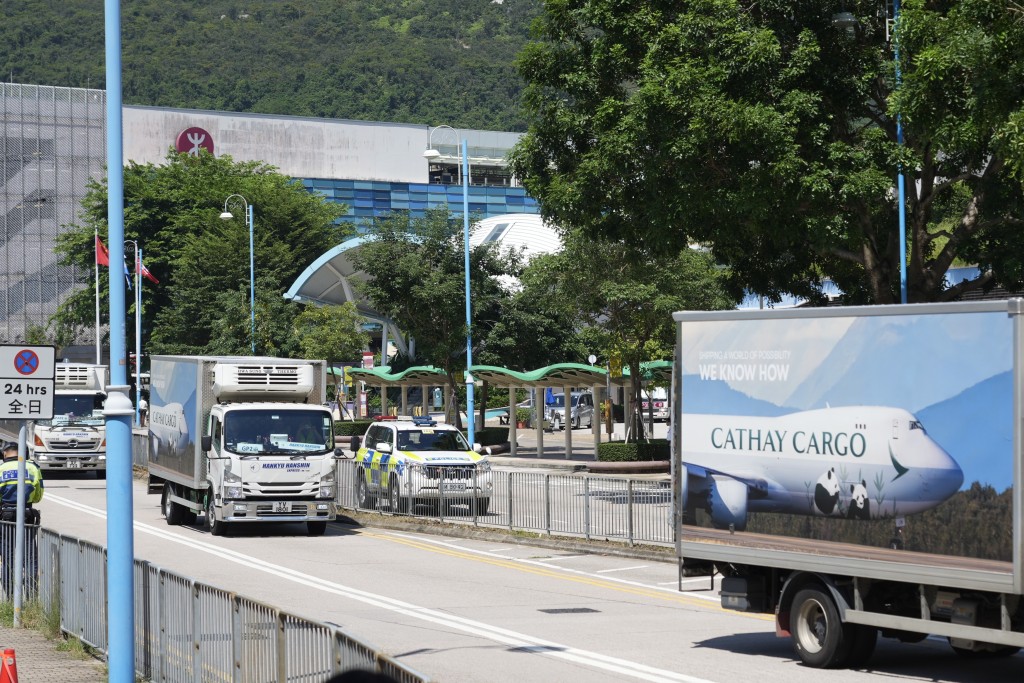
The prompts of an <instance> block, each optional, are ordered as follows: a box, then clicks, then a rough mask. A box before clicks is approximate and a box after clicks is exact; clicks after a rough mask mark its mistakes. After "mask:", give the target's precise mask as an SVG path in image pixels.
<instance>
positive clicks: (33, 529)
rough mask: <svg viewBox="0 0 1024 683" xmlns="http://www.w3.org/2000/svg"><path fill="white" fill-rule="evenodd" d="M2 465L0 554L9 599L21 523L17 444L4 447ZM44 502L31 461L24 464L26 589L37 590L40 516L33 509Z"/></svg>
mask: <svg viewBox="0 0 1024 683" xmlns="http://www.w3.org/2000/svg"><path fill="white" fill-rule="evenodd" d="M3 458H4V459H3V463H2V464H0V527H2V528H0V551H2V555H3V566H2V567H0V573H2V577H0V579H2V582H3V588H4V593H5V594H6V595H7V597H8V599H10V598H11V597H12V596H13V594H14V593H13V588H14V550H15V540H16V539H15V532H16V525H15V522H16V521H17V519H18V516H17V515H18V444H16V443H14V442H8V443H5V444H4V445H3ZM42 498H43V473H42V472H41V471H40V470H39V467H38V466H37V465H36V464H35V463H34V462H32V461H31V460H28V459H26V460H25V546H24V547H25V564H24V567H25V569H26V571H25V573H24V575H23V578H24V579H25V581H26V584H27V585H30V586H32V587H34V586H35V581H36V571H37V569H38V566H39V564H38V557H39V555H38V546H37V545H36V535H37V532H38V531H39V522H40V514H39V511H38V510H36V509H35V508H34V507H33V506H34V505H35V504H36V503H38V502H39V501H40V500H42Z"/></svg>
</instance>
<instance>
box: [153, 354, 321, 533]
mask: <svg viewBox="0 0 1024 683" xmlns="http://www.w3.org/2000/svg"><path fill="white" fill-rule="evenodd" d="M325 382H326V363H325V361H322V360H293V359H285V358H265V357H253V358H244V357H199V356H153V357H152V359H151V367H150V402H149V405H150V416H149V453H148V465H147V469H148V472H149V485H150V490H151V491H152V490H154V489H158V490H159V491H160V492H161V494H162V500H161V505H162V507H163V513H164V517H165V518H166V520H167V523H168V524H171V525H176V524H182V523H192V522H194V521H195V519H196V516H197V515H205V518H206V526H207V528H208V530H209V531H210V533H211V534H213V535H215V536H219V535H222V534H224V533H226V532H227V531H229V528H230V526H231V525H234V524H242V523H250V522H305V523H306V529H307V533H308V534H309V535H311V536H319V535H321V534H323V533H324V531H325V530H326V528H327V522H329V521H331V520H333V519H335V516H336V514H337V506H336V503H335V494H336V488H335V457H336V456H337V455H340V449H338V450H335V447H334V421H333V418H332V416H331V411H330V409H329V408H327V407H326V406H325V405H324V402H325V401H326V384H325Z"/></svg>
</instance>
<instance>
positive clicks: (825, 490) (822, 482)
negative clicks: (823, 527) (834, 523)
mask: <svg viewBox="0 0 1024 683" xmlns="http://www.w3.org/2000/svg"><path fill="white" fill-rule="evenodd" d="M838 504H839V477H837V476H836V468H834V467H833V468H831V469H829V470H828V471H827V472H825V474H823V475H821V478H820V479H818V483H817V484H816V485H815V486H814V506H815V507H816V508H818V510H819V511H821V513H822V514H823V515H831V514H832V512H833V511H834V510H835V509H836V506H837V505H838Z"/></svg>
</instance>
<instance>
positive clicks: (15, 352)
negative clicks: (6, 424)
mask: <svg viewBox="0 0 1024 683" xmlns="http://www.w3.org/2000/svg"><path fill="white" fill-rule="evenodd" d="M56 355H57V354H56V349H55V348H54V347H52V346H28V345H26V344H0V419H5V420H50V419H52V418H53V391H54V386H53V385H54V373H55V372H56V362H55V359H56Z"/></svg>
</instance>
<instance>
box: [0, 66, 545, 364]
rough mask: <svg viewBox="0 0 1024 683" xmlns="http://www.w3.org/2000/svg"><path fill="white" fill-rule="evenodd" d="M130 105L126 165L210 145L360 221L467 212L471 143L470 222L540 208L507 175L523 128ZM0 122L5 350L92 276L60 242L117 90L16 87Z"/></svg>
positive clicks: (98, 150)
mask: <svg viewBox="0 0 1024 683" xmlns="http://www.w3.org/2000/svg"><path fill="white" fill-rule="evenodd" d="M122 111H123V114H122V125H123V149H124V158H123V161H124V162H128V161H134V162H137V163H152V164H161V163H163V162H164V160H165V159H166V157H167V153H168V151H169V150H171V149H176V150H178V151H180V152H189V153H198V150H199V149H200V148H205V149H207V150H210V151H212V153H213V154H216V155H224V154H226V155H230V156H231V157H232V158H233V159H234V160H236V161H262V162H265V163H268V164H270V165H271V166H274V167H275V168H277V169H278V170H279V171H280V172H281V173H283V174H285V175H289V176H291V177H293V178H296V179H297V180H300V181H301V182H302V183H303V185H304V186H305V187H306V188H307V189H308V190H309V191H310V192H313V193H317V194H320V195H322V196H323V197H325V198H326V199H328V200H329V201H334V202H338V203H342V204H344V205H345V206H346V207H347V211H346V214H345V216H344V217H343V220H345V221H348V222H351V223H353V224H355V225H356V226H357V227H361V226H365V225H366V224H367V223H368V222H369V221H371V220H372V219H373V218H374V217H375V216H382V215H385V214H388V213H390V212H393V211H407V212H409V214H410V215H412V216H414V217H418V216H423V215H424V214H425V213H426V211H427V210H428V209H434V208H445V207H447V208H448V209H449V210H450V211H451V212H452V213H453V214H454V215H457V216H460V217H461V215H462V206H463V190H462V152H461V146H460V145H461V142H462V140H465V141H466V142H467V148H468V154H467V157H468V162H469V173H468V175H467V176H466V180H467V182H468V185H469V192H468V193H469V210H470V213H471V214H473V215H474V216H479V217H482V218H488V217H493V216H499V215H502V214H507V213H520V214H521V213H526V214H536V213H538V208H537V203H536V201H535V200H533V199H532V198H530V197H528V196H527V195H526V192H525V190H524V189H523V188H522V187H520V186H519V185H518V183H517V182H516V181H515V178H513V177H512V176H511V175H510V174H509V172H508V170H507V166H506V162H505V156H506V154H507V152H508V151H509V150H510V149H511V148H512V146H513V145H514V144H515V143H516V141H518V139H519V137H520V136H519V134H517V133H506V132H499V131H479V130H455V129H453V128H451V127H449V126H437V127H430V126H423V125H414V124H400V123H380V122H372V121H343V120H333V119H313V118H302V117H290V116H275V115H262V114H239V113H232V112H214V111H201V110H191V109H173V108H164V107H139V106H125V107H123V110H122ZM0 117H2V118H0V148H2V151H3V156H2V160H0V168H2V170H3V174H2V175H0V183H2V185H0V202H2V204H0V213H2V216H3V218H2V221H3V222H2V224H0V227H2V228H3V232H2V233H0V236H2V240H3V249H4V252H3V256H4V258H5V264H6V266H5V267H4V268H3V270H2V272H0V342H16V341H24V339H25V335H26V332H27V331H28V330H30V329H31V328H32V327H34V326H39V327H45V326H46V324H47V322H48V320H49V318H50V316H51V315H53V313H55V312H56V310H57V306H58V305H59V304H60V302H61V301H63V300H64V299H65V298H66V297H67V296H68V295H69V294H70V293H71V292H72V291H74V289H75V288H77V287H81V286H82V284H81V282H82V280H84V279H87V278H86V275H85V274H84V273H77V272H76V271H75V269H74V268H72V267H70V266H61V265H59V264H58V263H57V261H56V256H55V255H54V245H55V244H56V240H57V237H58V235H60V234H61V233H62V232H63V231H64V230H65V229H66V227H65V226H68V225H70V224H74V223H76V222H78V221H79V212H80V209H81V202H82V199H83V197H84V196H85V192H86V189H87V186H88V181H89V180H90V179H92V180H97V181H100V180H102V179H103V178H104V168H105V165H106V93H105V91H103V90H89V89H81V88H59V87H50V86H37V85H21V84H13V83H4V84H0ZM92 334H93V331H92V330H86V331H84V334H83V335H81V337H80V341H81V342H82V343H86V344H87V343H90V342H92V341H94V340H93V339H92V336H91V335H92Z"/></svg>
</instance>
